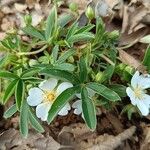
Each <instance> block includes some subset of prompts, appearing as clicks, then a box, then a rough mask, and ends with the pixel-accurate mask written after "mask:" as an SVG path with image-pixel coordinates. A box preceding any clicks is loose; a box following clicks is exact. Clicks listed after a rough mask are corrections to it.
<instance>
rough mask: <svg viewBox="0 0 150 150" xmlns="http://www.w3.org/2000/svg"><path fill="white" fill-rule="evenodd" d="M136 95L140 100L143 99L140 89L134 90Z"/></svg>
mask: <svg viewBox="0 0 150 150" xmlns="http://www.w3.org/2000/svg"><path fill="white" fill-rule="evenodd" d="M134 94H135V97H137V98H138V99H143V91H142V89H141V88H140V87H137V88H135V89H134Z"/></svg>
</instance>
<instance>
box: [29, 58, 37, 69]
mask: <svg viewBox="0 0 150 150" xmlns="http://www.w3.org/2000/svg"><path fill="white" fill-rule="evenodd" d="M36 64H38V61H37V60H35V59H30V60H29V66H30V67H32V66H34V65H36Z"/></svg>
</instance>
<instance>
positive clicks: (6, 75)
mask: <svg viewBox="0 0 150 150" xmlns="http://www.w3.org/2000/svg"><path fill="white" fill-rule="evenodd" d="M0 78H7V79H11V78H12V79H17V78H19V77H18V76H17V75H15V74H13V73H11V72H8V71H0Z"/></svg>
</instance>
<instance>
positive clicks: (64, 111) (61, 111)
mask: <svg viewBox="0 0 150 150" xmlns="http://www.w3.org/2000/svg"><path fill="white" fill-rule="evenodd" d="M70 109H71V107H70V104H69V103H67V104H66V105H65V106H64V107H63V108H62V109H61V110H60V111H59V113H58V115H60V116H66V115H67V114H68V111H69V110H70Z"/></svg>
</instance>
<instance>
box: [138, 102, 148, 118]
mask: <svg viewBox="0 0 150 150" xmlns="http://www.w3.org/2000/svg"><path fill="white" fill-rule="evenodd" d="M137 107H138V108H139V110H140V112H141V114H142V115H143V116H147V115H148V114H149V106H146V105H145V104H144V103H143V102H142V101H139V102H138V103H137Z"/></svg>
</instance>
